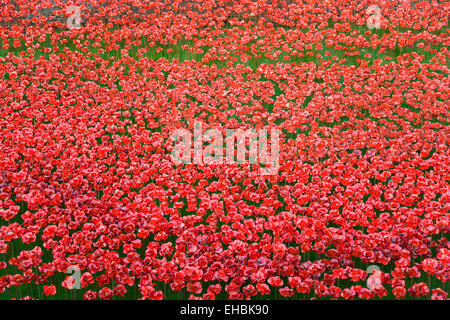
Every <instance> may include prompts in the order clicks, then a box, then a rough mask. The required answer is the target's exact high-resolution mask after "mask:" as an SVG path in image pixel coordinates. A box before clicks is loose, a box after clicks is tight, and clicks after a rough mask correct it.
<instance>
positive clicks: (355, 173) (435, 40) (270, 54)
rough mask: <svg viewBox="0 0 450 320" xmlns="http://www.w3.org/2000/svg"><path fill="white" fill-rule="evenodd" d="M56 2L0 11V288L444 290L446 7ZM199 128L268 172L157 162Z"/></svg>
mask: <svg viewBox="0 0 450 320" xmlns="http://www.w3.org/2000/svg"><path fill="white" fill-rule="evenodd" d="M54 2H55V4H52V1H34V2H33V3H30V1H25V0H18V1H10V2H9V3H8V4H6V5H4V6H3V7H2V10H1V11H0V15H1V16H0V26H1V27H0V31H1V32H0V38H1V41H2V50H3V51H1V52H2V54H1V55H0V223H1V227H0V256H1V257H2V261H1V262H0V298H1V296H2V295H6V294H8V297H15V298H23V297H26V298H44V297H46V296H51V295H55V294H58V293H59V292H67V291H68V290H69V289H71V288H72V287H73V286H74V282H75V280H74V278H73V277H68V278H66V276H67V274H66V272H67V270H68V268H69V267H70V266H77V268H79V269H80V275H81V280H80V283H81V289H80V290H81V291H77V292H82V296H83V297H84V298H85V299H94V298H101V299H110V298H112V297H113V296H126V297H132V298H145V299H162V298H165V297H166V298H174V297H177V296H176V295H177V293H178V292H180V295H181V294H182V293H186V295H187V296H189V297H190V298H192V299H195V298H202V299H214V298H216V297H218V298H229V299H244V298H252V297H254V296H262V297H271V298H274V297H275V298H279V297H280V295H281V296H282V297H291V298H299V297H300V298H301V297H309V298H313V297H314V298H345V299H352V298H363V299H370V298H375V297H386V296H387V297H391V298H393V297H395V298H418V297H427V298H431V299H447V295H448V289H447V280H448V278H449V276H450V266H449V262H450V246H449V241H448V231H449V227H450V226H449V215H448V211H449V208H450V205H449V204H450V189H449V181H450V148H449V144H450V141H449V139H450V126H449V121H450V120H449V105H448V100H449V80H448V72H449V70H448V58H449V51H448V45H449V36H448V30H449V29H448V14H449V9H450V8H449V6H448V2H437V1H430V2H428V1H418V2H417V3H412V4H411V3H409V2H408V3H406V2H403V1H400V2H399V1H389V2H388V1H380V2H378V3H375V2H367V1H341V0H339V1H318V2H317V3H313V2H312V1H311V2H310V1H306V2H308V3H310V4H305V3H304V2H302V1H281V0H280V1H250V0H246V1H244V0H241V1H229V2H227V1H159V2H157V1H152V2H148V1H138V0H136V1H110V0H108V1H106V0H104V1H90V2H87V3H86V2H78V3H77V2H73V4H75V5H82V7H81V8H82V10H81V12H82V24H81V28H79V29H77V28H75V29H72V30H69V29H68V28H67V26H66V24H65V20H64V19H65V18H64V16H66V17H67V16H68V14H67V13H65V12H66V11H65V8H66V6H67V5H68V3H67V2H65V1H54ZM370 4H376V5H379V6H380V7H381V8H382V18H381V29H380V30H368V29H367V28H366V27H365V26H366V21H367V18H368V14H367V12H366V8H367V6H368V5H370ZM180 43H182V44H180ZM180 52H182V54H180ZM180 57H186V58H185V59H181V58H180ZM197 120H201V121H203V122H204V124H205V129H206V128H216V129H219V130H221V131H222V132H225V130H226V129H227V128H232V129H238V128H242V129H249V128H256V129H260V128H276V129H278V130H280V132H281V136H280V137H281V140H280V143H281V145H280V168H279V170H278V173H277V174H274V175H270V176H262V175H261V174H260V173H259V171H258V166H257V165H248V164H242V165H237V164H220V165H219V164H215V165H214V164H205V165H201V164H186V165H175V164H174V163H173V162H172V161H171V151H172V148H173V145H172V140H171V139H170V136H171V133H172V132H173V131H174V130H176V129H177V128H182V127H183V128H188V129H192V130H193V126H194V122H195V121H197ZM371 265H376V266H378V267H379V268H380V270H381V271H377V272H374V273H373V274H368V272H367V270H368V267H369V266H371ZM371 276H372V277H374V276H375V277H376V281H375V282H374V281H372V282H370V281H369V282H370V283H375V285H367V280H368V279H369V278H370V277H371ZM372 279H373V278H372ZM21 288H27V289H23V290H24V291H25V293H24V291H22V293H18V291H16V289H19V290H20V289H21ZM130 295H131V296H130Z"/></svg>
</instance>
